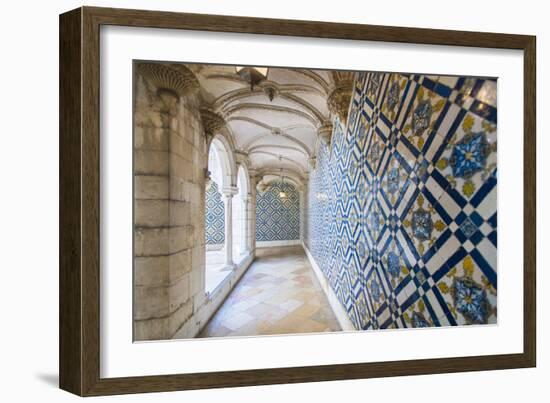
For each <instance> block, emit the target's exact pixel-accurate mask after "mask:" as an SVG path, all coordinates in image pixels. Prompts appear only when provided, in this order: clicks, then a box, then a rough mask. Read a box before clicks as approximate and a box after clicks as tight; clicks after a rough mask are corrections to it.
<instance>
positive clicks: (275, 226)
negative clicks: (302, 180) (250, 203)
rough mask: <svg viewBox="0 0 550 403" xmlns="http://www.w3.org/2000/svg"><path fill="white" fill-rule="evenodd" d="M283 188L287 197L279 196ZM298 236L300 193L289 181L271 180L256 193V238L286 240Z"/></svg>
mask: <svg viewBox="0 0 550 403" xmlns="http://www.w3.org/2000/svg"><path fill="white" fill-rule="evenodd" d="M281 190H283V191H284V192H285V193H286V195H287V197H286V198H281V197H279V192H280V191H281ZM299 238H300V194H299V193H298V191H297V190H296V188H295V187H294V186H293V185H292V184H290V183H283V184H281V183H278V182H273V183H271V185H270V186H269V188H268V189H267V190H266V191H265V192H259V191H258V192H257V194H256V240H257V241H287V240H294V239H299Z"/></svg>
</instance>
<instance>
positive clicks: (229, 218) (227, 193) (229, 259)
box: [222, 186, 237, 266]
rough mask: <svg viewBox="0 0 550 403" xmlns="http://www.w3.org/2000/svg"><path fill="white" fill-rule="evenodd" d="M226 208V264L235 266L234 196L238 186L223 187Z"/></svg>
mask: <svg viewBox="0 0 550 403" xmlns="http://www.w3.org/2000/svg"><path fill="white" fill-rule="evenodd" d="M222 194H223V203H224V208H225V264H226V265H227V266H234V263H233V196H234V195H236V194H237V188H236V187H233V186H232V187H228V188H224V189H222Z"/></svg>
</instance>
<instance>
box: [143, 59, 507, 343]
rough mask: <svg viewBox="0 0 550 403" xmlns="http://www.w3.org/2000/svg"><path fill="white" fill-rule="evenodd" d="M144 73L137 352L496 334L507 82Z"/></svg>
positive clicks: (233, 71)
mask: <svg viewBox="0 0 550 403" xmlns="http://www.w3.org/2000/svg"><path fill="white" fill-rule="evenodd" d="M135 63H136V66H135V68H134V69H133V71H134V75H135V77H134V97H135V100H134V184H135V186H134V193H133V195H134V209H133V215H134V249H133V253H134V276H133V279H134V282H133V296H134V298H133V335H134V341H136V342H138V341H151V340H168V339H190V338H197V337H198V338H206V337H225V336H231V337H237V336H257V335H281V334H294V333H315V332H332V331H345V332H349V331H363V330H364V331H376V330H380V329H403V328H419V327H446V326H463V325H481V324H496V323H497V278H498V276H497V221H498V220H497V196H498V194H497V127H496V122H497V102H496V91H497V85H496V80H495V79H494V78H487V77H461V76H445V75H423V74H414V73H391V72H376V71H344V70H323V69H303V68H291V67H269V68H268V67H254V66H230V65H214V64H212V65H210V64H200V63H183V62H151V61H135Z"/></svg>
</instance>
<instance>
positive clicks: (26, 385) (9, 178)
mask: <svg viewBox="0 0 550 403" xmlns="http://www.w3.org/2000/svg"><path fill="white" fill-rule="evenodd" d="M371 3H372V4H371ZM81 4H82V3H80V2H79V1H76V0H74V1H73V0H58V1H56V2H55V3H54V2H39V1H34V2H32V1H25V0H18V1H17V2H16V1H11V2H4V4H3V7H2V16H3V18H2V24H1V25H0V29H1V36H0V41H1V42H0V43H1V51H2V52H1V54H2V61H1V63H0V71H1V75H0V77H1V78H2V81H1V86H0V88H1V89H2V93H1V95H0V103H1V108H0V110H1V111H2V114H1V117H2V124H1V126H0V133H1V139H2V141H1V142H0V184H1V189H2V193H1V195H2V197H1V198H0V253H1V255H0V270H1V273H2V277H1V279H2V281H1V282H0V301H1V305H0V312H1V318H2V321H1V324H2V325H1V327H0V368H1V372H0V377H1V379H2V387H1V388H0V396H1V397H2V400H3V401H8V402H16V401H40V402H60V403H61V402H69V401H76V400H77V399H76V398H75V397H73V396H72V395H70V394H68V393H65V392H63V391H60V390H58V389H57V365H58V350H57V345H58V330H57V327H58V310H57V303H58V297H57V296H58V275H57V270H58V162H57V161H58V78H57V77H58V14H59V13H61V12H63V11H66V10H69V9H72V8H75V7H78V6H80V5H81ZM87 4H88V5H97V6H116V7H125V8H143V9H161V10H171V11H187V12H199V13H211V14H232V15H249V16H259V17H274V18H296V19H310V20H324V21H336V22H350V23H370V24H381V25H402V26H419V27H429V28H449V29H463V30H473V31H475V30H483V31H495V32H510V33H525V34H535V35H537V36H538V44H537V45H538V49H537V50H538V62H537V70H538V73H539V77H538V85H537V91H538V116H539V118H538V121H537V127H538V134H539V135H538V154H539V162H538V171H539V177H538V186H539V197H538V205H539V210H538V219H539V225H538V239H539V242H538V249H539V253H538V268H539V270H538V284H539V286H538V295H539V297H538V312H539V314H538V324H539V327H538V335H539V337H538V340H539V344H538V368H536V369H529V370H510V371H494V372H481V373H465V374H448V375H430V376H415V377H402V378H388V379H374V380H358V381H341V382H325V383H314V384H302V385H282V386H262V387H253V388H238V389H223V390H211V391H192V392H179V393H165V394H163V395H162V399H163V401H167V402H169V401H174V402H175V401H182V399H186V401H189V402H219V401H220V400H221V399H223V401H224V402H227V403H229V402H240V403H246V402H258V401H262V402H281V401H298V399H301V400H306V401H314V400H315V401H321V402H325V401H326V402H334V401H337V400H341V399H342V396H347V398H348V399H350V400H355V399H360V400H362V401H363V400H364V401H367V400H368V401H380V400H381V399H389V400H390V401H398V400H401V401H410V402H414V401H422V402H426V403H427V402H440V401H444V402H445V403H447V402H463V401H464V400H466V399H468V400H469V401H481V399H487V401H497V402H498V401H523V400H526V399H527V398H530V400H531V401H544V400H546V399H547V390H546V388H545V386H546V382H547V379H548V373H549V372H550V371H549V368H550V351H549V350H548V342H547V340H549V338H550V334H549V333H550V329H549V328H550V317H549V316H548V314H547V309H548V308H549V302H550V298H549V297H548V295H549V294H550V276H549V275H548V271H547V270H545V268H547V267H549V265H550V255H549V254H548V252H546V251H545V250H544V247H545V244H547V243H548V241H550V235H546V234H545V233H544V228H545V227H548V225H549V224H550V222H549V220H550V214H549V213H548V212H547V211H546V210H545V209H544V208H543V206H544V205H545V204H547V203H548V198H549V197H550V185H548V180H546V181H545V180H544V179H545V173H546V172H548V171H550V159H548V158H546V159H543V158H542V156H543V154H545V153H546V152H550V140H549V139H548V136H544V134H545V133H549V132H550V123H549V121H548V120H543V112H544V111H547V110H548V109H549V108H550V96H549V95H548V94H546V93H545V90H550V86H549V81H550V78H549V77H548V75H547V74H545V73H547V72H548V71H550V28H549V25H548V23H547V18H546V17H545V16H546V15H547V13H546V12H545V11H544V9H545V7H544V6H545V4H544V2H540V1H534V0H526V1H523V2H521V3H518V2H509V3H504V2H502V1H498V2H497V1H492V2H480V1H477V0H476V1H471V0H456V1H454V2H451V3H449V4H444V3H443V2H441V1H423V2H421V1H418V2H410V1H406V0H394V1H392V2H391V3H388V2H384V1H378V2H368V1H365V0H360V1H353V0H338V1H334V2H311V1H302V2H297V1H296V0H277V1H273V2H258V1H246V0H228V1H224V2H218V1H214V0H209V1H208V0H179V1H169V0H133V1H132V0H120V1H116V2H115V1H110V2H109V1H89V2H88V3H87ZM308 6H309V7H308ZM545 182H546V184H545ZM158 399H159V395H158V394H156V395H153V394H149V395H134V396H118V397H108V398H102V399H101V400H102V401H109V402H111V401H116V402H130V401H131V402H153V401H158Z"/></svg>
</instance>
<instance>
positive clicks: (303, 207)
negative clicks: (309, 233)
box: [298, 189, 305, 242]
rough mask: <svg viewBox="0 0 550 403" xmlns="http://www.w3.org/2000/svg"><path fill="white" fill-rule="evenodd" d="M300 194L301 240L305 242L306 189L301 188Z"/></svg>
mask: <svg viewBox="0 0 550 403" xmlns="http://www.w3.org/2000/svg"><path fill="white" fill-rule="evenodd" d="M298 194H299V196H300V241H302V242H304V224H305V203H304V202H305V200H304V190H303V189H299V190H298Z"/></svg>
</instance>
